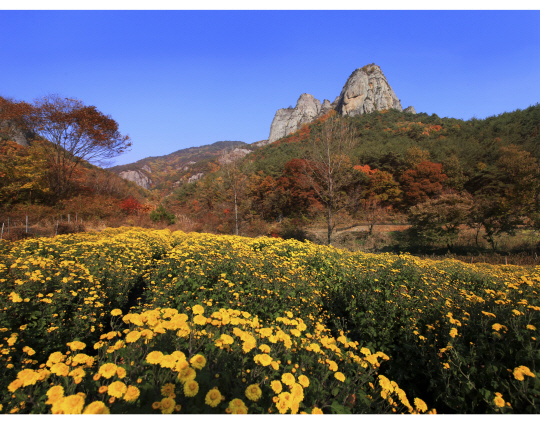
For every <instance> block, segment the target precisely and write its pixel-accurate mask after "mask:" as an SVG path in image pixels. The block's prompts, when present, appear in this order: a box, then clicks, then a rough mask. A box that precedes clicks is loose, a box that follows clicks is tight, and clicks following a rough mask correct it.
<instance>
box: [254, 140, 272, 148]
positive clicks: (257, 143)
mask: <svg viewBox="0 0 540 424" xmlns="http://www.w3.org/2000/svg"><path fill="white" fill-rule="evenodd" d="M267 144H268V140H259V141H256V142H255V143H251V145H252V146H253V147H262V146H266V145H267Z"/></svg>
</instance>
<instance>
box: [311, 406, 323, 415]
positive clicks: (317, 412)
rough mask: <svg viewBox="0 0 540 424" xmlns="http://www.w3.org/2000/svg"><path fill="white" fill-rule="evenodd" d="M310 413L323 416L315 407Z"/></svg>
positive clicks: (320, 410)
mask: <svg viewBox="0 0 540 424" xmlns="http://www.w3.org/2000/svg"><path fill="white" fill-rule="evenodd" d="M311 413H312V414H323V411H322V409H320V408H317V407H315V408H313V409H312V410H311ZM323 415H324V414H323Z"/></svg>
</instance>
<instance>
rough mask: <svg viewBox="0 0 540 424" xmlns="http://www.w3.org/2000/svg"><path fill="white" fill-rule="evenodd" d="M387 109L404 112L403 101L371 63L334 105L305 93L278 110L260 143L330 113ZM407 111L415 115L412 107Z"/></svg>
mask: <svg viewBox="0 0 540 424" xmlns="http://www.w3.org/2000/svg"><path fill="white" fill-rule="evenodd" d="M385 109H397V110H399V111H403V108H402V107H401V102H400V101H399V99H398V97H397V96H396V93H394V90H392V87H390V84H388V81H387V80H386V77H385V76H384V74H383V72H382V70H381V68H380V67H379V66H378V65H375V64H374V63H372V64H370V65H366V66H364V67H362V68H358V69H357V70H355V71H354V72H353V73H352V74H351V76H350V77H349V79H348V80H347V82H346V83H345V86H344V87H343V89H342V90H341V94H340V95H339V96H337V97H336V99H335V100H334V101H333V102H332V103H330V101H329V100H326V99H325V100H324V101H323V103H322V105H321V102H320V101H319V100H317V99H316V98H314V97H313V96H312V95H311V94H306V93H304V94H302V95H301V96H300V98H299V99H298V102H297V103H296V107H294V108H292V107H289V108H287V109H279V110H278V111H277V112H276V115H275V116H274V120H273V121H272V125H271V126H270V136H269V137H268V140H266V141H264V140H263V141H260V142H258V144H260V145H264V144H269V143H272V142H273V141H276V140H278V139H280V138H282V137H285V136H287V135H289V134H291V133H293V132H295V131H297V130H298V129H299V128H300V127H301V126H302V124H304V123H309V122H312V121H314V120H315V119H317V118H318V117H320V116H322V115H324V114H326V113H328V112H330V111H331V110H336V111H337V112H338V113H339V114H341V115H350V116H355V115H362V114H364V113H370V112H373V111H374V110H385ZM406 111H407V112H410V113H416V112H415V111H414V108H413V107H412V106H409V107H408V108H407V109H406Z"/></svg>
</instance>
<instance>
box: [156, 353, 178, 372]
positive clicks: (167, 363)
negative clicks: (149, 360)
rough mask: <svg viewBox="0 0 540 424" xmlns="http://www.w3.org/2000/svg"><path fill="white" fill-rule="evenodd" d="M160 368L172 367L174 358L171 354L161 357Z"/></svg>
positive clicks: (174, 361) (174, 363)
mask: <svg viewBox="0 0 540 424" xmlns="http://www.w3.org/2000/svg"><path fill="white" fill-rule="evenodd" d="M159 365H161V368H171V369H172V368H174V367H175V365H176V358H175V357H174V356H172V355H163V359H162V360H161V362H160V363H159Z"/></svg>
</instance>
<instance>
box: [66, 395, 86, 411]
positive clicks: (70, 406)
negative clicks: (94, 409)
mask: <svg viewBox="0 0 540 424" xmlns="http://www.w3.org/2000/svg"><path fill="white" fill-rule="evenodd" d="M83 407H84V398H83V397H82V396H79V395H71V396H67V397H65V398H64V399H63V400H62V403H61V405H60V409H61V410H62V412H63V413H64V414H80V413H81V412H82V410H83Z"/></svg>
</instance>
